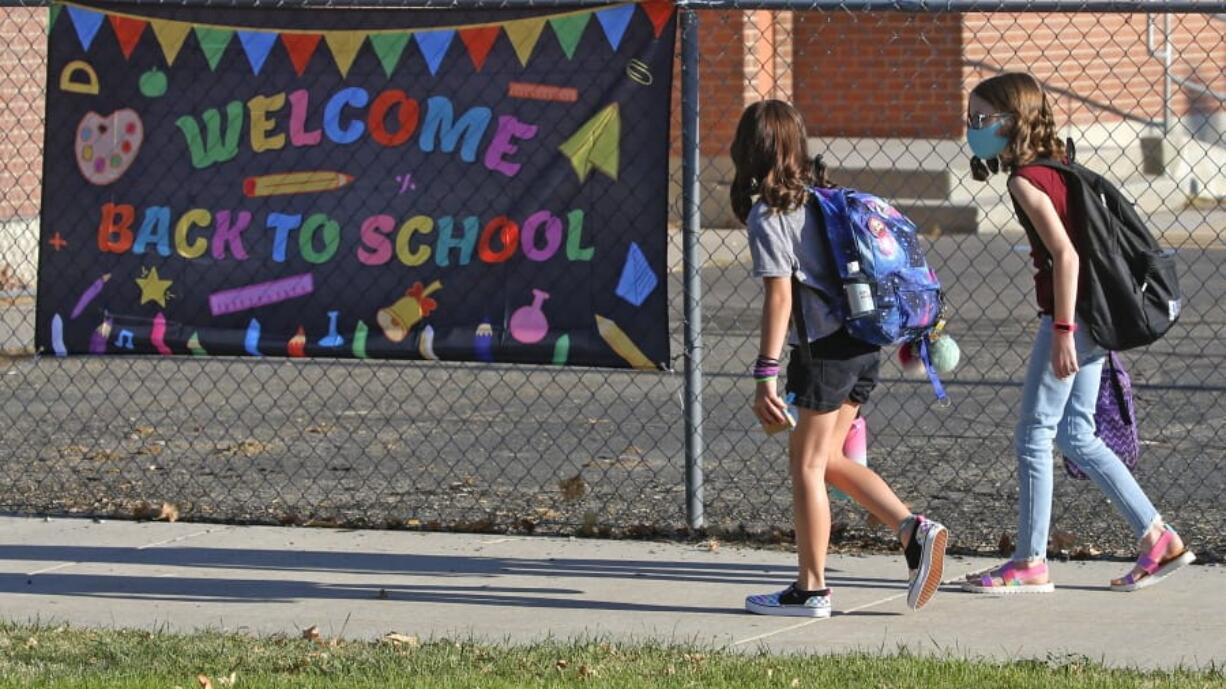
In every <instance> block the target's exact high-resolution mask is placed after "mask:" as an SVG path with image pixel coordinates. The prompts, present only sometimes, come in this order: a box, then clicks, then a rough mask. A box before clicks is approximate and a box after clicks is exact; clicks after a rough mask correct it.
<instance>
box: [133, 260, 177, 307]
mask: <svg viewBox="0 0 1226 689" xmlns="http://www.w3.org/2000/svg"><path fill="white" fill-rule="evenodd" d="M173 282H174V281H173V280H163V279H162V278H160V277H158V269H157V267H156V266H155V267H153V268H150V269H149V270H148V271H147V272H146V271H142V272H141V277H139V278H136V284H137V286H139V287H140V303H142V304H144V303H145V302H150V301H156V302H157V303H158V304H160V305H161V306H162V308H166V291H167V290H169V289H170V285H171V284H173Z"/></svg>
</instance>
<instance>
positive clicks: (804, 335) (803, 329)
mask: <svg viewBox="0 0 1226 689" xmlns="http://www.w3.org/2000/svg"><path fill="white" fill-rule="evenodd" d="M801 289H803V287H802V286H801V284H800V280H797V279H796V275H795V274H793V275H792V325H793V326H794V327H795V328H796V339H797V340H799V341H800V344H799V345H798V346H797V349H799V350H800V360H801V361H802V362H804V365H805V366H811V365H812V364H813V352H810V351H809V328H808V326H806V325H805V310H804V309H803V308H801V306H800V290H801Z"/></svg>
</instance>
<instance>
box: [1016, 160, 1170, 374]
mask: <svg viewBox="0 0 1226 689" xmlns="http://www.w3.org/2000/svg"><path fill="white" fill-rule="evenodd" d="M1068 151H1069V163H1067V164H1065V163H1062V162H1059V161H1055V160H1049V159H1040V160H1036V161H1034V163H1033V164H1035V165H1042V166H1044V167H1049V168H1052V169H1054V170H1059V171H1060V172H1061V173H1062V176H1063V177H1064V181H1065V184H1066V185H1068V193H1069V207H1070V211H1071V212H1070V215H1072V216H1073V217H1074V218H1081V219H1083V220H1084V224H1083V226H1082V227H1081V228H1080V229H1081V232H1073V233H1072V236H1073V238H1074V244H1075V245H1076V247H1077V254H1078V256H1079V257H1080V266H1081V267H1080V274H1081V275H1080V279H1079V280H1078V283H1079V284H1078V291H1077V317H1078V318H1079V319H1080V320H1081V322H1082V323H1083V324H1084V325H1085V327H1086V328H1087V330H1088V331H1089V334H1090V337H1092V338H1094V341H1095V342H1097V343H1098V344H1099V345H1100V346H1102V347H1103V348H1104V349H1106V350H1108V351H1113V352H1122V351H1124V350H1127V349H1132V348H1134V347H1143V346H1145V345H1147V344H1150V343H1152V342H1155V341H1157V340H1158V338H1160V337H1162V336H1163V335H1165V334H1166V331H1167V330H1170V328H1171V326H1172V325H1174V324H1175V321H1176V320H1178V319H1179V312H1180V310H1181V308H1182V304H1183V296H1182V294H1181V293H1180V291H1179V279H1178V277H1177V276H1176V274H1175V252H1174V250H1172V249H1163V248H1162V247H1160V246H1158V242H1157V241H1156V240H1155V239H1154V237H1153V235H1152V234H1150V232H1149V229H1148V228H1146V227H1145V223H1144V222H1142V220H1141V218H1140V217H1139V216H1138V215H1137V212H1136V211H1135V210H1134V209H1133V206H1132V202H1131V201H1129V200H1128V199H1126V198H1125V197H1124V196H1123V194H1121V193H1120V191H1119V189H1117V188H1116V187H1115V185H1113V184H1112V183H1111V182H1109V181H1107V180H1106V179H1104V178H1103V176H1102V175H1099V174H1098V173H1096V172H1092V171H1090V170H1087V169H1086V168H1085V167H1082V166H1081V165H1078V164H1077V163H1075V162H1073V146H1072V142H1071V141H1070V142H1069V147H1068ZM1013 206H1014V208H1015V210H1016V211H1017V216H1018V219H1019V220H1021V223H1022V227H1023V228H1025V230H1026V235H1027V236H1028V237H1029V238H1030V242H1031V244H1032V245H1035V246H1042V240H1041V239H1040V238H1039V234H1038V232H1036V231H1035V229H1034V226H1033V225H1032V224H1031V222H1030V219H1029V218H1027V217H1026V214H1025V213H1024V212H1022V209H1021V208H1020V207H1018V206H1017V201H1016V200H1014V203H1013ZM1049 260H1050V259H1049Z"/></svg>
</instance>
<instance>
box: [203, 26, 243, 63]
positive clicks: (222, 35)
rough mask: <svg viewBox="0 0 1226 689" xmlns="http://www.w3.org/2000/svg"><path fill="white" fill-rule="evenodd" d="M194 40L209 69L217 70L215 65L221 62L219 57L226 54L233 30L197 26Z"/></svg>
mask: <svg viewBox="0 0 1226 689" xmlns="http://www.w3.org/2000/svg"><path fill="white" fill-rule="evenodd" d="M194 28H195V30H196V40H197V41H198V42H199V43H200V50H201V51H203V52H204V57H205V59H206V60H208V61H209V69H217V63H218V62H221V56H222V54H223V53H225V52H226V46H228V45H230V39H231V38H232V37H233V36H234V30H233V29H222V28H220V27H213V26H197V27H194Z"/></svg>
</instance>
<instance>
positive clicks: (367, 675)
mask: <svg viewBox="0 0 1226 689" xmlns="http://www.w3.org/2000/svg"><path fill="white" fill-rule="evenodd" d="M231 673H234V676H235V678H236V679H235V681H234V683H233V684H232V685H229V684H226V683H225V682H223V681H219V680H221V678H228V677H229V676H230V674H231ZM197 674H204V675H207V676H209V677H210V678H212V682H213V687H214V688H215V689H223V688H224V687H228V686H233V687H236V688H238V689H245V688H248V687H251V688H257V687H258V688H260V689H263V688H265V687H267V688H280V687H285V688H286V689H317V688H319V689H322V688H323V687H327V688H329V689H351V688H359V687H360V688H363V689H365V688H368V687H369V688H371V689H374V688H376V687H377V688H379V689H383V688H385V687H397V688H400V687H404V688H406V689H408V688H411V689H438V688H443V687H447V688H459V687H481V688H482V689H498V688H500V687H570V686H576V687H578V686H581V687H610V688H612V687H616V688H617V689H634V688H636V687H736V688H738V689H754V688H756V687H764V688H765V687H781V688H790V687H814V688H818V689H840V688H844V687H845V688H847V689H893V688H897V689H917V688H921V687H941V688H944V687H949V688H954V687H957V688H958V689H962V688H974V689H992V688H997V687H1000V688H1006V687H1060V688H1061V689H1065V688H1079V687H1102V688H1103V689H1129V688H1131V687H1138V688H1139V687H1178V688H1181V689H1182V688H1185V687H1187V688H1189V689H1190V688H1192V687H1196V688H1197V689H1201V688H1204V687H1226V674H1224V673H1223V672H1222V671H1221V670H1210V671H1190V670H1179V671H1174V672H1135V671H1127V670H1109V669H1105V668H1103V667H1101V666H1099V665H1096V664H1094V663H1090V662H1087V661H1085V660H1084V659H1078V658H1063V659H1053V660H1049V661H1047V662H1039V661H1027V662H1013V663H993V662H984V661H972V660H960V659H938V658H931V657H921V656H915V655H909V654H905V653H904V654H899V653H894V654H891V655H885V656H882V655H873V654H854V655H842V656H770V655H765V654H761V653H735V652H727V651H718V650H710V649H693V648H685V647H680V646H659V645H622V644H614V643H606V642H600V641H593V642H570V643H565V642H560V643H542V644H536V645H532V646H496V645H486V644H475V643H469V642H454V641H432V642H429V643H425V644H422V645H420V646H418V645H416V644H413V643H399V644H393V643H387V642H340V643H327V642H324V643H320V642H312V641H307V640H305V639H298V638H286V637H271V638H254V637H249V636H242V635H235V634H221V633H199V634H191V635H181V634H169V633H161V632H149V631H112V630H86V629H75V628H68V627H46V626H29V625H11V624H3V623H0V688H3V689H8V688H10V687H12V688H14V689H16V688H17V687H21V689H32V688H35V687H53V688H60V687H64V688H67V687H72V688H73V689H95V688H98V689H101V688H103V687H105V688H115V689H120V688H122V689H146V688H148V689H173V688H174V687H176V686H178V687H182V688H183V689H198V688H199V687H200V684H198V682H197V680H196V676H197Z"/></svg>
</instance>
